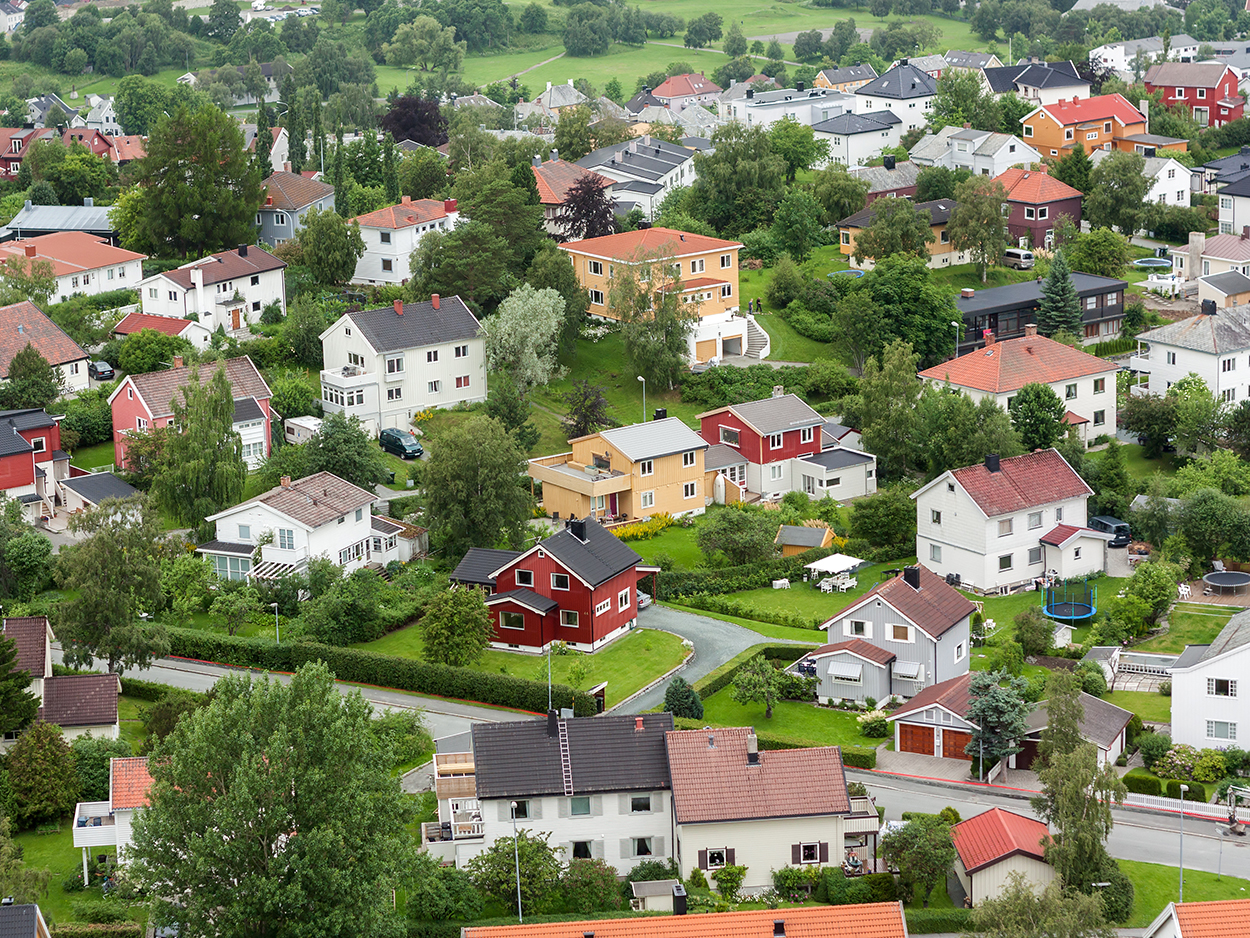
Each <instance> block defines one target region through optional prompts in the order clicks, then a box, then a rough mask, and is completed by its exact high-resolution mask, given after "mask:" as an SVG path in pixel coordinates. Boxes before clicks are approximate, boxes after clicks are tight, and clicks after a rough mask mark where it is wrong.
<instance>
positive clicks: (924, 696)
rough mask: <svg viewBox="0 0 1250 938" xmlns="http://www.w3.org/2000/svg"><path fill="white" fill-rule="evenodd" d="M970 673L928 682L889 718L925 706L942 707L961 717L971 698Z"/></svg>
mask: <svg viewBox="0 0 1250 938" xmlns="http://www.w3.org/2000/svg"><path fill="white" fill-rule="evenodd" d="M971 687H972V675H971V674H961V675H960V676H959V677H953V678H951V679H950V680H949V681H943V682H942V683H941V684H930V685H929V686H928V687H926V688H925V689H924V690H922V691H921V692H920V693H919V694H917V695H916V696H915V697H913V698H912V699H911V700H909V701H907V703H905V704H903V706H901V707H899V708H898V709H897V710H895V711H894V712H893V713H891V714H890V719H891V720H898V719H902V718H903V717H905V716H907V715H908V714H911V713H916V712H918V711H920V710H924V709H925V708H927V707H932V706H939V707H944V708H946V709H947V710H949V711H950V712H951V713H953V714H955V715H956V716H959V717H963V716H964V715H965V714H967V712H968V703H969V701H970V700H971V699H972V695H971V693H970V690H971Z"/></svg>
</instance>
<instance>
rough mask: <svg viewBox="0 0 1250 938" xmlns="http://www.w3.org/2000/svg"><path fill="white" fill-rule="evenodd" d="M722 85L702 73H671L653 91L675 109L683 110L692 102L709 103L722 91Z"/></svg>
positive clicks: (669, 106)
mask: <svg viewBox="0 0 1250 938" xmlns="http://www.w3.org/2000/svg"><path fill="white" fill-rule="evenodd" d="M721 90H722V89H721V87H720V85H718V84H716V82H714V81H712V80H711V79H709V78H707V77H705V76H704V75H703V74H702V73H697V74H690V73H687V74H685V75H670V76H669V77H668V78H666V79H664V81H662V82H661V83H660V84H659V85H658V86H657V87H656V88H654V89H653V90H652V91H651V93H652V94H653V95H655V97H657V98H659V99H660V100H661V101H663V102H664V104H665V105H666V106H667V107H668V108H670V109H671V110H674V111H681V110H683V109H685V108H687V107H689V106H690V105H692V104H709V103H711V102H713V101H715V100H716V96H717V95H718V94H720V93H721Z"/></svg>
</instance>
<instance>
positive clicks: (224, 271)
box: [161, 244, 286, 290]
mask: <svg viewBox="0 0 1250 938" xmlns="http://www.w3.org/2000/svg"><path fill="white" fill-rule="evenodd" d="M197 267H198V268H199V269H200V270H202V271H203V272H204V283H205V285H207V284H210V283H221V282H223V281H226V280H237V279H239V278H240V277H248V276H251V275H252V274H260V273H264V272H266V271H269V270H283V269H285V268H286V261H283V260H279V259H278V258H276V257H274V256H273V255H272V254H270V253H269V252H268V251H266V250H265V249H264V248H262V247H258V246H256V245H255V244H252V245H248V247H247V255H246V256H244V255H242V254H240V253H239V249H238V248H235V249H234V250H233V251H222V252H220V253H219V254H210V255H209V256H208V257H205V258H202V259H201V260H198V261H195V262H193V263H191V264H186V265H184V266H182V267H175V268H174V269H173V270H167V271H165V273H164V274H162V275H161V276H163V277H166V278H167V279H169V280H172V281H173V282H174V283H176V284H178V286H180V287H182V288H183V289H184V290H190V289H191V287H192V285H193V284H192V281H191V271H192V269H193V268H197Z"/></svg>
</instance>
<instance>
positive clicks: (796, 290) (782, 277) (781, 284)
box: [764, 257, 807, 310]
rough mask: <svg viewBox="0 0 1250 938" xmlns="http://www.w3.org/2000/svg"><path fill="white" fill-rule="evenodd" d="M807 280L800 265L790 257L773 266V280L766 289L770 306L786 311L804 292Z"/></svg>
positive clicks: (765, 292)
mask: <svg viewBox="0 0 1250 938" xmlns="http://www.w3.org/2000/svg"><path fill="white" fill-rule="evenodd" d="M806 280H807V278H806V277H805V276H804V274H803V272H802V271H801V270H800V269H799V265H798V264H796V263H795V262H794V261H792V260H791V259H790V258H789V257H782V258H781V259H780V260H778V261H777V263H775V264H774V265H773V276H772V279H771V280H769V281H768V286H767V287H765V288H764V295H765V296H766V297H768V305H769V306H770V307H772V308H773V309H774V310H782V309H785V308H786V307H787V306H789V305H790V303H791V302H793V300H794V299H795V298H796V297H798V295H799V294H800V293H802V292H803V287H804V285H805V283H806Z"/></svg>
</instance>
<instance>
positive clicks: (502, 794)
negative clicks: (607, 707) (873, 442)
mask: <svg viewBox="0 0 1250 938" xmlns="http://www.w3.org/2000/svg"><path fill="white" fill-rule="evenodd" d="M639 719H641V720H642V730H641V731H638V730H636V729H635V718H634V717H633V716H599V717H582V718H581V719H574V720H566V721H564V722H565V723H566V725H567V728H568V740H569V765H570V767H571V769H572V777H573V791H574V793H575V794H579V795H584V794H593V793H599V792H615V791H621V792H626V791H654V790H656V789H667V788H669V787H670V784H669V774H668V754H667V752H666V750H665V746H664V734H665V733H667V732H670V731H671V730H672V729H673V715H672V714H671V713H648V714H644V715H643V716H642V717H640V718H639ZM473 762H474V767H475V774H476V781H477V796H478V798H479V799H484V798H517V797H525V796H527V795H556V794H559V795H562V794H564V776H563V767H562V764H561V759H560V740H559V737H558V736H549V735H548V734H547V720H530V721H526V722H522V723H480V724H477V725H475V726H474V727H473Z"/></svg>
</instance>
